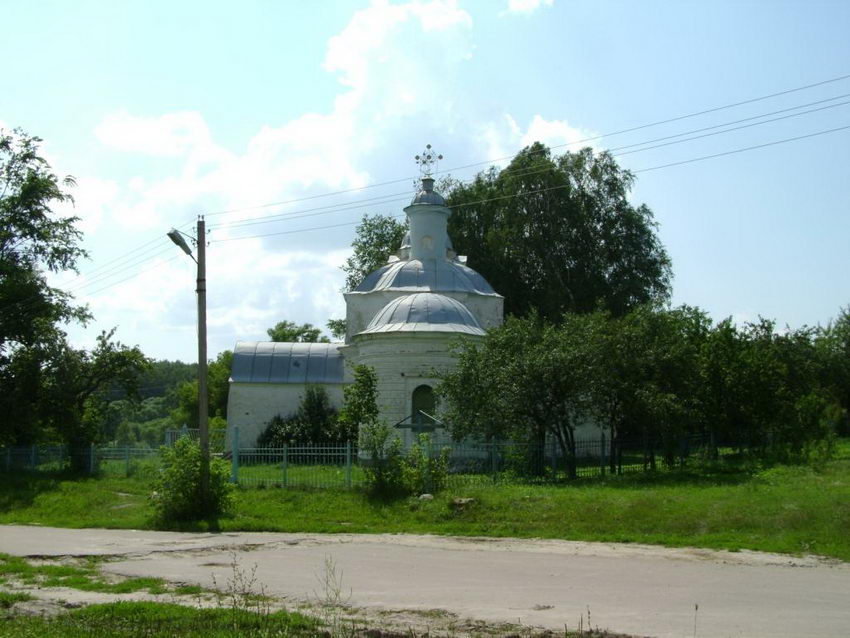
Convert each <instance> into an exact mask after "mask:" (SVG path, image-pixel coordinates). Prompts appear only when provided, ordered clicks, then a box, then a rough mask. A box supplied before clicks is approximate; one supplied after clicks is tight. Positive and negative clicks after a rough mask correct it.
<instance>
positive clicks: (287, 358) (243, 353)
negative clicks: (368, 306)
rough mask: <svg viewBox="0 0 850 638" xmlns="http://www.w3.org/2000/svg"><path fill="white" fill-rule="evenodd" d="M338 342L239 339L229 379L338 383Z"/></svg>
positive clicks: (340, 374) (340, 379) (340, 362)
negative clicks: (284, 341)
mask: <svg viewBox="0 0 850 638" xmlns="http://www.w3.org/2000/svg"><path fill="white" fill-rule="evenodd" d="M341 345H342V344H341V343H280V342H274V341H239V342H237V343H236V348H235V349H234V350H233V366H232V368H231V370H230V380H231V381H234V382H247V383H342V382H343V372H344V361H343V358H342V353H340V351H339V348H340V346H341Z"/></svg>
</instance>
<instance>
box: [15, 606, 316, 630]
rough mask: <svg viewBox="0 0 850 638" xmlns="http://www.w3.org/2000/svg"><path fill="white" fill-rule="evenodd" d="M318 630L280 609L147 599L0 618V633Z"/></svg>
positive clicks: (304, 618) (314, 624) (312, 621)
mask: <svg viewBox="0 0 850 638" xmlns="http://www.w3.org/2000/svg"><path fill="white" fill-rule="evenodd" d="M320 633H321V631H320V630H318V627H317V622H316V621H315V620H312V619H310V618H307V617H305V616H302V615H301V614H297V613H291V612H286V611H280V612H275V613H270V614H258V613H256V612H250V611H245V610H240V609H196V608H192V607H184V606H181V605H175V604H168V603H147V602H121V603H112V604H106V605H91V606H89V607H85V608H83V609H78V610H75V611H72V612H69V613H64V614H60V615H59V616H55V617H52V618H50V617H41V616H35V617H33V616H19V617H15V618H11V619H8V620H5V621H3V622H2V623H0V636H10V637H11V636H14V637H15V638H90V637H91V636H99V637H100V636H103V637H114V638H123V637H125V636H126V637H128V638H129V637H137V636H183V637H184V638H231V637H232V638H236V637H242V636H245V637H248V638H253V637H261V636H262V637H265V636H287V637H290V638H298V637H301V636H304V637H306V636H316V635H318V634H320Z"/></svg>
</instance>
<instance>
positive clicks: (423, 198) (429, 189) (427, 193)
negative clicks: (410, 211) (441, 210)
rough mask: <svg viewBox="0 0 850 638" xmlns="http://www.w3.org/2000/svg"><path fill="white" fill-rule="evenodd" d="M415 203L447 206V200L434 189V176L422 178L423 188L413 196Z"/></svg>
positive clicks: (411, 203)
mask: <svg viewBox="0 0 850 638" xmlns="http://www.w3.org/2000/svg"><path fill="white" fill-rule="evenodd" d="M413 204H431V205H432V206H445V205H446V200H445V199H444V198H443V196H442V195H440V194H439V193H438V192H437V191H435V190H434V178H432V177H425V178H424V179H423V180H422V188H420V189H419V192H418V193H416V195H414V197H413V201H411V202H410V205H411V206H412V205H413Z"/></svg>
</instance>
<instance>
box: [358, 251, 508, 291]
mask: <svg viewBox="0 0 850 638" xmlns="http://www.w3.org/2000/svg"><path fill="white" fill-rule="evenodd" d="M377 290H408V291H410V292H468V293H473V294H479V295H493V296H495V295H497V293H496V291H495V290H493V287H492V286H491V285H490V284H489V283H487V280H486V279H484V277H482V276H481V275H480V274H478V273H477V272H475V271H474V270H473V269H472V268H470V267H469V266H466V265H464V264H462V263H460V262H458V261H449V260H448V259H445V258H442V259H439V258H438V259H426V260H419V259H409V260H406V261H395V262H393V263H391V264H387V265H385V266H382V267H381V268H378V270H376V271H374V272H371V273H369V275H367V276H366V278H365V279H364V280H363V281H361V282H360V285H359V286H357V288H355V289H354V292H356V293H357V292H362V293H365V292H374V291H377Z"/></svg>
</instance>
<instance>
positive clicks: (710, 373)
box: [439, 306, 850, 472]
mask: <svg viewBox="0 0 850 638" xmlns="http://www.w3.org/2000/svg"><path fill="white" fill-rule="evenodd" d="M848 353H850V313H848V311H847V310H843V311H842V312H841V314H840V316H839V317H838V319H837V320H836V321H834V322H832V323H830V324H829V325H828V326H826V327H823V328H809V327H804V328H800V329H796V330H790V329H788V330H784V331H779V330H777V329H776V325H775V323H774V322H772V321H768V320H766V319H759V320H758V321H755V322H751V323H746V324H744V325H743V326H736V325H735V324H734V323H733V322H732V321H731V320H729V319H726V320H723V321H720V322H716V323H715V322H713V321H712V320H711V319H710V317H709V316H708V315H707V313H705V312H704V311H702V310H700V309H698V308H693V307H688V306H682V307H680V308H674V309H659V308H652V307H647V306H642V307H639V308H636V309H635V310H633V311H631V312H629V313H627V314H626V315H624V316H622V317H616V316H614V315H612V314H611V313H609V312H603V311H597V312H591V313H584V314H578V313H569V314H566V315H564V316H563V317H561V319H560V321H558V322H551V321H549V320H547V319H545V318H543V317H542V316H540V315H539V314H537V313H534V312H532V313H530V314H529V315H527V316H525V317H509V318H508V319H507V321H506V322H505V323H504V325H503V326H501V327H499V328H496V329H494V330H491V331H490V332H489V333H488V334H487V336H486V338H484V339H483V340H482V341H481V342H480V343H477V344H473V343H469V342H466V343H462V344H460V345H459V347H458V366H457V368H456V369H455V370H453V371H451V372H449V373H447V374H446V375H445V376H444V377H443V380H442V384H441V385H440V387H439V392H440V394H441V396H442V397H443V399H444V401H443V408H444V418H445V421H446V422H447V423H448V424H449V426H450V428H451V431H452V434H453V435H455V436H456V437H465V436H475V437H479V438H484V439H486V440H505V439H509V440H515V441H524V442H529V443H533V444H538V445H542V443H543V441H545V440H547V439H548V440H553V441H555V442H556V443H557V445H558V446H559V448H560V450H561V453H562V456H563V458H565V459H566V462H567V464H568V467H567V469H568V470H570V471H572V472H574V471H575V463H574V461H575V458H576V442H577V437H576V433H577V430H578V429H579V428H580V427H582V426H588V425H590V426H598V427H599V428H601V429H602V431H604V432H605V433H606V434H607V436H608V440H609V442H610V443H611V444H612V449H613V450H616V449H617V448H618V446H622V445H628V446H630V447H631V448H632V449H634V448H638V449H641V448H642V449H645V450H646V449H648V450H649V452H650V456H651V458H650V462H651V464H653V465H654V464H655V462H656V454H658V456H659V458H660V459H662V460H664V461H665V462H667V463H668V464H671V463H672V462H673V460H674V458H675V456H676V455H677V453H678V450H679V446H680V445H681V443H682V441H683V440H684V439H685V437H688V436H691V435H695V434H698V435H703V436H704V438H705V441H706V443H707V446H708V449H709V450H710V451H711V453H716V451H717V449H718V448H719V447H721V446H734V447H738V448H741V449H745V450H746V451H747V452H748V453H749V454H752V455H756V456H759V457H762V458H764V457H768V456H770V457H772V458H778V459H788V458H791V457H800V456H802V455H805V454H807V453H808V452H811V451H812V450H815V449H818V450H822V448H823V446H824V445H827V444H828V442H829V441H830V438H831V437H832V436H834V435H835V434H836V433H844V434H847V433H848V431H847V427H848V426H847V408H848V407H850V406H848V402H847V401H848V395H847V388H848V383H850V357H848ZM615 461H616V459H615V455H613V454H612V455H611V463H612V464H613V463H615Z"/></svg>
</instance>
